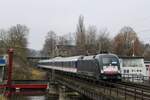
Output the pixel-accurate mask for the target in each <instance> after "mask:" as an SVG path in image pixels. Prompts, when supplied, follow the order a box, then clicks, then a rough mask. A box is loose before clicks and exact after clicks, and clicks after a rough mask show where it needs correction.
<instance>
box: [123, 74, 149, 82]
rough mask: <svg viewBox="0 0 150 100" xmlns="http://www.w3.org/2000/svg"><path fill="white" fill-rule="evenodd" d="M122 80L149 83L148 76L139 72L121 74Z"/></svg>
mask: <svg viewBox="0 0 150 100" xmlns="http://www.w3.org/2000/svg"><path fill="white" fill-rule="evenodd" d="M122 80H125V81H130V82H140V83H146V84H150V76H143V75H139V74H122Z"/></svg>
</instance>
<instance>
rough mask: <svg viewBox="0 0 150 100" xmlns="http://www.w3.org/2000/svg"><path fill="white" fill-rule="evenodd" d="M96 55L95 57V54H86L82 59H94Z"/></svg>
mask: <svg viewBox="0 0 150 100" xmlns="http://www.w3.org/2000/svg"><path fill="white" fill-rule="evenodd" d="M94 57H95V55H91V56H84V57H83V58H82V59H83V60H90V59H93V58H94Z"/></svg>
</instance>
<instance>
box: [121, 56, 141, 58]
mask: <svg viewBox="0 0 150 100" xmlns="http://www.w3.org/2000/svg"><path fill="white" fill-rule="evenodd" d="M119 58H121V59H144V57H142V56H119Z"/></svg>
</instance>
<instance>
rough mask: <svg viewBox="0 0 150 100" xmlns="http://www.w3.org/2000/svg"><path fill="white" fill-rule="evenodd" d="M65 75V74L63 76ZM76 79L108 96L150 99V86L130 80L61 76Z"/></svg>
mask: <svg viewBox="0 0 150 100" xmlns="http://www.w3.org/2000/svg"><path fill="white" fill-rule="evenodd" d="M63 75H64V76H63ZM62 76H63V77H65V78H67V79H71V80H74V82H80V83H86V84H88V85H86V84H85V86H86V87H90V88H93V89H94V90H96V91H97V92H98V91H99V92H101V93H104V94H105V95H108V96H114V97H115V98H120V99H119V100H150V86H145V85H142V84H136V83H129V82H117V83H113V82H106V81H99V82H96V81H94V80H88V79H83V78H79V77H72V76H68V75H65V74H61V77H62Z"/></svg>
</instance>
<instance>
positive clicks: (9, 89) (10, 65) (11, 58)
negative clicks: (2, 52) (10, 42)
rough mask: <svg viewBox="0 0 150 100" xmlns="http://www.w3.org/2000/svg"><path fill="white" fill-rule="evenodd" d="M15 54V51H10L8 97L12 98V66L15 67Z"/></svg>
mask: <svg viewBox="0 0 150 100" xmlns="http://www.w3.org/2000/svg"><path fill="white" fill-rule="evenodd" d="M13 53H14V50H13V49H12V48H11V49H9V50H8V78H7V79H8V80H7V88H8V97H9V98H11V95H12V93H11V86H12V66H13Z"/></svg>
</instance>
